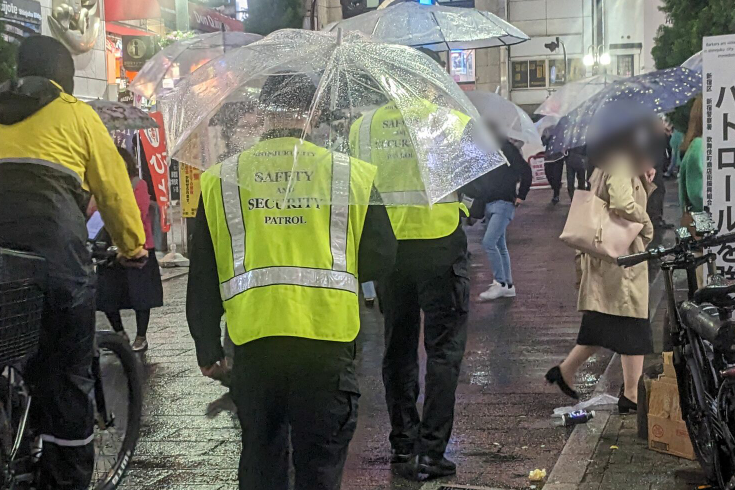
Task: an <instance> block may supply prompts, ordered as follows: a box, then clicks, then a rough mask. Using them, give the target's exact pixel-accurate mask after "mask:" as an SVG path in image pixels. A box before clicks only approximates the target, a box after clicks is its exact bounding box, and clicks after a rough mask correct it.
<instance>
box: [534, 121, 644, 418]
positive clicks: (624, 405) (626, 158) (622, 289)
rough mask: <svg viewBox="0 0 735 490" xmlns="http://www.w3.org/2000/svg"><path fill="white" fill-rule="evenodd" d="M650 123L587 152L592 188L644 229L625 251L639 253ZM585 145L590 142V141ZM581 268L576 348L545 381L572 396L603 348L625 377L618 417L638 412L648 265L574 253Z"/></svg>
mask: <svg viewBox="0 0 735 490" xmlns="http://www.w3.org/2000/svg"><path fill="white" fill-rule="evenodd" d="M650 124H653V123H652V122H651V121H650V120H649V121H648V123H647V124H646V125H643V126H638V127H631V128H630V129H626V130H624V133H623V134H621V135H619V136H618V137H617V138H615V139H614V140H613V141H610V142H608V143H607V144H604V145H601V147H600V148H596V149H595V150H592V149H591V148H590V149H589V153H590V162H591V163H593V165H595V167H597V168H596V169H595V170H594V173H593V174H592V177H591V179H590V184H591V189H592V191H593V192H595V193H596V195H597V196H598V197H600V198H601V199H602V200H603V201H605V202H606V203H608V204H609V209H610V210H611V211H612V212H614V213H616V214H617V215H618V216H620V217H622V218H624V219H626V220H629V221H632V222H635V223H641V224H642V225H643V229H642V230H641V232H640V234H639V235H638V237H637V238H636V239H635V240H634V241H633V243H632V244H631V246H630V248H629V250H628V253H631V254H632V253H637V252H642V251H643V250H645V248H646V247H647V246H648V244H649V243H650V242H651V240H652V239H653V225H652V224H651V219H650V218H649V216H648V214H647V213H646V204H647V202H648V196H649V195H650V193H651V192H653V190H654V189H655V186H654V185H653V184H652V183H651V181H652V180H653V176H654V175H655V173H654V172H655V170H653V169H652V168H653V160H652V159H651V158H650V157H649V155H650V154H654V150H653V148H652V147H653V146H655V143H654V141H655V137H654V136H653V133H651V136H650V137H642V136H641V131H644V132H645V131H647V130H649V129H652V128H650V127H649V126H650ZM588 144H589V143H588ZM577 260H578V266H581V280H580V288H579V300H578V309H579V311H581V312H583V313H584V314H583V317H582V325H581V327H580V331H579V335H578V337H577V345H576V346H575V347H574V348H573V349H572V351H571V352H570V353H569V355H568V356H567V358H566V359H565V360H564V361H563V362H562V363H561V364H559V365H558V366H555V367H554V368H552V369H551V370H549V372H548V373H547V374H546V379H547V381H548V382H549V383H553V384H557V385H558V386H559V388H560V389H561V390H562V391H563V392H564V393H565V394H567V395H569V396H571V397H572V398H575V399H578V398H579V395H578V394H577V392H576V391H575V390H574V377H575V373H576V372H577V370H578V369H579V367H580V366H581V365H582V364H583V363H584V362H585V361H586V360H587V359H589V358H590V357H591V356H592V355H593V354H595V353H596V352H597V351H598V350H599V349H600V348H601V347H604V348H607V349H610V350H612V351H614V352H617V353H618V354H620V355H621V362H622V366H623V377H624V392H623V396H622V397H620V399H619V401H618V407H619V409H620V412H621V413H627V412H629V411H630V410H635V409H636V408H637V392H638V390H637V387H638V379H639V378H640V376H641V374H642V372H643V358H644V355H645V354H648V353H651V352H653V339H652V335H651V324H650V321H649V312H648V288H649V286H648V265H647V263H642V264H639V265H636V266H634V267H630V268H623V267H620V266H618V265H616V264H615V263H613V262H609V261H605V260H602V259H599V258H595V257H592V256H590V255H588V254H583V253H578V254H577Z"/></svg>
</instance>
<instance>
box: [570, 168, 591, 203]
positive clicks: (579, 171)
mask: <svg viewBox="0 0 735 490" xmlns="http://www.w3.org/2000/svg"><path fill="white" fill-rule="evenodd" d="M588 180H589V175H587V169H586V168H585V167H583V166H577V165H569V164H567V191H568V192H569V197H573V196H574V190H575V189H579V190H585V191H586V190H589V188H590V186H589V182H588ZM575 181H576V183H575Z"/></svg>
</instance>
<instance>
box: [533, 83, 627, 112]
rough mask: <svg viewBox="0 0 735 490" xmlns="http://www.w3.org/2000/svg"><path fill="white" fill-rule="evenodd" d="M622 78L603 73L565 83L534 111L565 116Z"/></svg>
mask: <svg viewBox="0 0 735 490" xmlns="http://www.w3.org/2000/svg"><path fill="white" fill-rule="evenodd" d="M622 78H623V77H619V76H617V75H609V74H603V75H596V76H594V77H589V78H584V79H582V80H579V81H576V82H570V83H567V84H566V85H564V86H563V87H561V88H560V89H559V90H557V91H556V92H554V93H553V94H551V95H550V96H549V97H548V98H547V99H546V100H545V101H544V102H543V104H541V105H540V106H538V108H537V109H536V111H535V112H534V113H535V114H543V115H544V116H557V117H563V116H566V115H567V114H569V113H570V112H572V111H573V110H574V109H576V108H577V107H579V106H580V105H582V103H583V102H584V101H586V100H587V99H589V98H590V97H592V96H593V95H595V94H596V93H598V92H600V91H601V90H603V89H604V88H605V87H607V86H608V85H610V84H611V83H612V82H614V81H616V80H621V79H622Z"/></svg>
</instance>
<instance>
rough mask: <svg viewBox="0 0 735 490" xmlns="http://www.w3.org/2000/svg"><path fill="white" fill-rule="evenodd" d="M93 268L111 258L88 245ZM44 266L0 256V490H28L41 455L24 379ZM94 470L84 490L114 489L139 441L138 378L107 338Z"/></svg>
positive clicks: (33, 259) (104, 335)
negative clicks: (88, 484)
mask: <svg viewBox="0 0 735 490" xmlns="http://www.w3.org/2000/svg"><path fill="white" fill-rule="evenodd" d="M90 251H91V253H92V257H93V262H94V265H95V267H97V266H104V265H106V264H107V263H109V262H110V261H111V260H113V257H114V256H115V250H114V249H113V248H110V249H108V248H107V247H106V246H104V245H103V244H90ZM44 285H45V261H44V259H43V258H41V257H38V256H36V255H32V254H28V253H24V252H17V251H12V250H8V249H2V248H0V490H18V489H21V488H33V484H34V482H36V481H37V477H38V468H37V466H38V465H37V463H38V461H39V458H40V454H41V452H42V451H43V449H42V444H41V443H40V438H39V437H38V435H37V434H35V433H34V430H33V428H32V427H30V424H29V415H30V412H31V405H32V401H33V397H32V394H31V390H30V387H29V386H28V384H27V383H26V381H25V380H24V379H23V369H24V367H25V364H26V362H27V361H28V360H29V359H30V358H31V357H32V356H33V355H34V354H35V352H36V351H37V349H38V341H39V335H40V330H41V318H42V314H43V304H44ZM92 374H93V377H94V402H95V426H94V448H95V454H96V457H95V468H94V474H93V478H92V482H91V484H90V487H89V488H90V489H94V490H113V489H115V488H117V487H118V486H119V484H120V482H121V481H122V478H123V476H124V474H125V471H126V470H127V468H128V466H129V464H130V461H131V459H132V456H133V452H134V450H135V447H136V445H137V442H138V437H139V434H140V421H141V416H142V407H143V392H142V380H143V372H142V367H141V363H140V361H139V359H138V358H137V356H136V355H135V353H134V352H133V351H132V349H131V348H130V345H128V343H127V342H125V341H124V339H123V338H122V337H120V336H119V335H117V334H115V333H113V332H109V331H98V332H96V335H95V356H94V361H93V366H92Z"/></svg>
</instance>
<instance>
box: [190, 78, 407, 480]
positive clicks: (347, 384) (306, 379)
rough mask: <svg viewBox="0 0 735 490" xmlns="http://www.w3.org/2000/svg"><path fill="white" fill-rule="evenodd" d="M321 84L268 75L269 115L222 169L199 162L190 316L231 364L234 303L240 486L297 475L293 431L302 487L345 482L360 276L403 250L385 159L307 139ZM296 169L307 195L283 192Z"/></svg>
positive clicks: (264, 101) (215, 367)
mask: <svg viewBox="0 0 735 490" xmlns="http://www.w3.org/2000/svg"><path fill="white" fill-rule="evenodd" d="M315 90H316V88H315V86H314V84H313V83H312V82H311V80H310V79H309V78H308V77H306V76H304V75H294V74H289V75H286V74H283V75H274V76H271V77H269V78H268V79H267V80H266V82H265V84H264V86H263V88H262V93H261V107H262V108H264V109H263V111H264V112H265V114H264V116H265V118H266V124H267V125H268V126H267V127H270V128H271V129H270V130H268V131H267V132H266V133H265V134H264V135H263V137H262V138H261V140H260V142H259V143H257V144H255V145H254V146H252V147H251V148H249V149H247V150H246V151H244V152H242V153H241V154H240V155H238V156H236V157H234V158H232V159H230V160H226V161H225V162H223V163H221V164H219V167H218V168H217V169H215V172H219V175H220V176H221V178H220V176H217V175H215V173H213V172H206V173H204V174H203V176H202V201H201V203H200V206H199V211H198V214H197V222H196V225H195V231H194V233H195V235H194V237H193V240H192V248H193V250H192V252H191V267H190V275H189V290H188V294H187V317H188V321H189V327H190V330H191V333H192V335H193V337H194V340H195V343H196V350H197V358H198V362H199V365H200V366H201V368H202V372H203V373H204V374H205V375H208V376H211V377H218V376H219V375H221V374H222V371H223V370H224V369H225V368H226V367H225V366H224V364H225V362H224V360H223V359H224V354H223V351H222V345H221V328H220V320H221V316H222V314H223V313H224V315H225V317H226V321H227V328H228V332H229V335H230V336H231V338H232V341H233V342H234V343H235V360H234V367H233V376H232V394H233V399H234V401H235V404H236V405H237V410H238V416H239V418H240V423H241V425H242V429H243V436H242V437H243V451H242V456H241V460H240V475H239V476H240V488H241V489H243V490H286V489H288V488H289V484H288V483H289V478H288V468H289V461H288V454H289V434H290V442H291V447H292V448H293V464H294V467H295V469H296V486H295V488H296V489H302V490H306V489H309V490H311V489H313V490H322V489H323V490H338V489H339V487H340V481H341V477H342V468H343V465H344V461H345V457H346V454H347V446H348V444H349V442H350V440H351V438H352V435H353V433H354V430H355V426H356V419H357V400H358V397H359V391H358V385H357V379H356V376H355V354H356V344H355V338H356V337H357V334H358V331H359V328H360V318H359V302H358V289H359V284H360V281H366V280H374V279H378V278H379V277H380V276H381V275H384V274H386V273H389V272H390V268H391V267H392V264H393V262H394V259H395V249H396V240H395V236H394V235H393V232H392V229H391V226H390V220H389V218H388V215H387V213H386V211H385V208H384V207H382V206H368V205H367V203H368V202H369V198H370V196H371V195H373V196H374V194H373V193H376V191H375V189H374V187H373V180H374V176H375V168H374V167H373V166H372V165H369V164H367V163H365V162H362V161H359V160H357V159H355V158H351V157H349V156H347V155H345V154H341V153H336V152H335V153H332V152H330V151H329V150H326V149H324V148H321V147H319V146H317V145H314V144H312V143H310V142H309V141H308V140H307V141H301V140H300V139H299V137H300V136H301V132H302V129H303V128H304V127H305V125H306V123H307V118H306V114H307V113H308V109H309V106H310V103H311V100H312V98H313V97H314V93H315ZM294 153H296V155H294ZM294 156H295V157H296V158H297V161H298V164H297V168H298V170H294ZM289 180H290V181H291V182H294V181H295V182H296V184H295V185H296V187H295V189H296V190H297V191H298V196H300V197H297V194H296V193H294V194H293V195H292V196H288V197H286V198H285V199H284V198H282V197H278V196H277V188H278V186H281V187H282V186H284V183H287V182H288V181H289ZM238 182H239V183H240V184H241V185H238ZM322 190H325V192H326V193H327V195H329V196H332V197H333V198H332V199H321V198H319V197H314V196H319V192H321V191H322ZM305 196H309V197H305ZM340 196H342V197H346V196H349V203H351V204H349V205H348V201H346V200H344V201H343V200H342V198H340ZM373 199H374V197H373ZM358 278H359V279H358Z"/></svg>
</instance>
